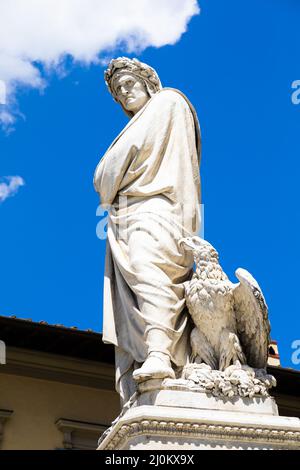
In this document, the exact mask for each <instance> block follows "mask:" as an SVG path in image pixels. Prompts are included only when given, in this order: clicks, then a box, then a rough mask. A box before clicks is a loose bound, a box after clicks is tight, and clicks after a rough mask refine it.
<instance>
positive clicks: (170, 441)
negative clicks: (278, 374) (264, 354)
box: [98, 390, 300, 450]
mask: <svg viewBox="0 0 300 470" xmlns="http://www.w3.org/2000/svg"><path fill="white" fill-rule="evenodd" d="M175 395H176V396H175ZM117 449H119V450H201V449H216V450H217V449H220V450H221V449H224V450H227V449H228V450H229V449H237V450H238V449H240V450H243V449H253V450H254V449H270V450H271V449H291V450H292V449H300V420H299V419H298V418H288V417H283V416H278V411H277V406H276V403H275V401H274V399H273V398H271V397H253V398H249V397H247V398H241V397H239V398H238V399H235V398H226V399H225V398H224V399H219V398H216V397H213V396H210V395H209V394H206V393H199V392H187V391H177V390H176V391H175V392H174V390H156V391H152V392H150V391H148V392H145V393H142V394H140V395H139V396H138V397H137V400H136V401H135V402H134V403H133V405H132V406H131V408H130V409H129V410H127V411H126V412H125V414H124V415H123V416H121V417H120V418H119V419H118V420H116V422H115V423H114V425H113V426H112V427H111V428H110V429H109V430H108V432H107V433H106V435H105V437H104V439H102V440H101V441H100V445H99V447H98V450H117Z"/></svg>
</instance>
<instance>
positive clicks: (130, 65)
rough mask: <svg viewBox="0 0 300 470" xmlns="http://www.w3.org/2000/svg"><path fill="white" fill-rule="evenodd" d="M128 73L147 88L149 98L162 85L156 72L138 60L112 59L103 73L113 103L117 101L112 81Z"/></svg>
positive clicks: (126, 58)
mask: <svg viewBox="0 0 300 470" xmlns="http://www.w3.org/2000/svg"><path fill="white" fill-rule="evenodd" d="M125 73H129V74H130V75H134V76H135V77H137V78H139V79H140V80H142V81H143V82H144V84H145V86H146V88H147V91H148V93H149V96H153V95H154V94H155V93H157V92H158V91H159V90H161V88H162V85H161V82H160V79H159V77H158V75H157V73H156V71H155V70H154V69H153V68H152V67H150V65H147V64H144V63H143V62H140V61H139V60H138V59H129V58H128V57H118V58H117V59H113V60H112V61H111V62H110V63H109V65H108V68H107V70H106V71H105V73H104V78H105V82H106V85H107V86H108V89H109V91H110V93H111V94H112V96H113V98H114V100H115V101H118V100H117V97H116V91H115V89H114V80H115V78H117V77H119V76H120V75H122V74H125Z"/></svg>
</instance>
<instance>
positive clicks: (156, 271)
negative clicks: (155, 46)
mask: <svg viewBox="0 0 300 470" xmlns="http://www.w3.org/2000/svg"><path fill="white" fill-rule="evenodd" d="M199 159H200V132H199V125H198V120H197V117H196V114H195V111H194V109H193V107H192V105H191V104H190V103H189V101H188V100H187V98H186V97H185V96H184V95H183V94H182V93H181V92H179V91H177V90H174V89H168V88H164V89H162V90H161V91H160V92H158V93H157V94H155V95H154V96H153V97H152V98H151V99H150V100H149V101H148V102H147V103H146V105H145V106H144V107H143V108H142V109H141V110H140V111H139V112H138V113H137V114H136V115H135V116H134V117H133V118H132V119H131V120H130V121H129V123H128V125H127V126H126V127H125V128H124V129H123V131H122V132H121V133H120V135H119V136H118V137H117V138H116V139H115V141H114V142H113V143H112V145H111V146H110V147H109V149H108V150H107V152H106V153H105V155H104V157H103V158H102V159H101V160H100V162H99V164H98V166H97V168H96V171H95V177H94V186H95V189H96V191H97V192H98V193H99V195H100V198H101V203H102V205H107V207H109V211H108V212H109V216H108V227H107V244H106V263H105V277H104V308H103V341H104V342H107V343H111V344H113V345H115V347H116V348H115V351H116V388H117V390H118V392H119V393H120V395H121V398H122V400H123V401H126V400H127V399H128V398H129V396H130V395H131V393H132V392H133V390H134V387H133V385H132V383H130V380H131V377H132V371H133V368H134V367H137V366H138V365H140V364H141V363H143V362H144V361H145V359H146V357H147V347H148V346H147V344H146V342H145V335H146V332H147V330H149V329H151V328H158V329H160V330H163V331H164V332H166V334H167V335H168V338H169V339H170V343H169V344H168V345H167V344H165V345H164V344H161V350H162V351H164V348H166V349H168V353H169V355H170V357H171V360H172V362H173V363H174V365H175V366H178V367H182V366H183V365H184V364H185V363H186V361H187V358H188V351H189V349H188V348H189V346H188V332H189V328H188V322H189V320H188V312H187V310H186V308H185V300H184V285H183V283H184V281H186V280H187V279H189V278H190V277H191V274H192V267H193V257H192V254H191V253H188V252H184V251H183V250H182V249H181V248H180V247H179V246H178V240H179V239H180V238H181V237H185V236H191V235H194V234H198V232H199V225H200V210H199V209H200V175H199ZM124 377H126V380H123V381H122V378H124Z"/></svg>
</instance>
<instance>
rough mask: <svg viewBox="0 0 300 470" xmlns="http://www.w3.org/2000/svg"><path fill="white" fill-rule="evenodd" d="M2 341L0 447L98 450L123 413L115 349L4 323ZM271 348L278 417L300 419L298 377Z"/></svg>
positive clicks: (88, 338)
mask: <svg viewBox="0 0 300 470" xmlns="http://www.w3.org/2000/svg"><path fill="white" fill-rule="evenodd" d="M0 340H2V341H4V343H5V344H6V364H2V365H0V448H1V449H3V450H17V449H34V450H38V449H95V448H96V447H97V440H98V438H99V437H100V435H101V434H102V432H103V431H104V430H105V429H106V428H107V427H108V426H109V425H110V423H111V421H112V420H113V419H115V418H116V416H117V415H118V414H119V412H120V409H119V398H118V395H117V393H116V392H115V390H114V374H115V371H114V351H113V347H111V346H109V345H104V344H103V343H102V336H101V334H99V333H96V332H93V331H91V330H87V331H81V330H78V329H77V328H67V327H64V326H62V325H49V324H47V323H45V322H40V323H35V322H32V321H31V320H21V319H18V318H16V317H3V316H0ZM270 347H271V348H272V349H271V350H270V353H271V354H270V360H269V362H270V364H274V361H275V364H277V365H270V366H269V372H270V373H271V374H273V375H274V376H275V377H276V379H277V382H278V386H277V388H276V389H274V392H273V395H274V396H275V398H276V401H277V404H278V407H279V413H280V414H281V415H284V416H297V417H300V372H298V371H295V370H293V369H286V368H282V367H280V365H279V364H280V362H279V354H278V348H277V344H276V342H272V344H271V345H270Z"/></svg>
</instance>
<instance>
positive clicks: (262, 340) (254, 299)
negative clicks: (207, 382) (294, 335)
mask: <svg viewBox="0 0 300 470" xmlns="http://www.w3.org/2000/svg"><path fill="white" fill-rule="evenodd" d="M235 274H236V277H237V278H238V280H239V281H240V282H239V284H237V285H236V286H235V287H234V288H233V296H234V310H235V315H236V324H237V334H238V336H239V338H240V341H241V344H242V347H243V351H244V353H245V355H246V358H247V363H248V365H249V366H251V367H255V368H264V367H266V364H267V359H268V345H269V342H270V323H269V320H268V307H267V304H266V301H265V299H264V296H263V293H262V291H261V289H260V287H259V285H258V283H257V282H256V280H255V279H254V278H253V277H252V276H251V274H250V273H249V272H248V271H246V270H245V269H242V268H239V269H237V270H236V272H235Z"/></svg>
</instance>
